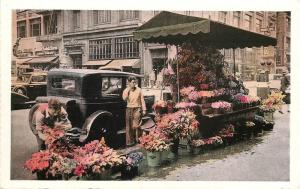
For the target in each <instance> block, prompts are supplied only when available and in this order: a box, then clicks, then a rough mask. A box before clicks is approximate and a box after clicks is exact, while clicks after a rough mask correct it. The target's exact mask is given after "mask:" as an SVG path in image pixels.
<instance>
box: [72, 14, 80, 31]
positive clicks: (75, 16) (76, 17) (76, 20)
mask: <svg viewBox="0 0 300 189" xmlns="http://www.w3.org/2000/svg"><path fill="white" fill-rule="evenodd" d="M73 23H74V28H80V10H74V11H73Z"/></svg>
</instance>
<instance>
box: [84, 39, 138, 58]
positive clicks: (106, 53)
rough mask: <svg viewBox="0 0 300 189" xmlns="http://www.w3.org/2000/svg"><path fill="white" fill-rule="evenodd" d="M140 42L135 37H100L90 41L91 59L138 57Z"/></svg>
mask: <svg viewBox="0 0 300 189" xmlns="http://www.w3.org/2000/svg"><path fill="white" fill-rule="evenodd" d="M138 57H139V43H138V42H137V41H134V40H133V37H120V38H115V39H111V38H108V39H99V40H91V41H90V42H89V59H90V60H99V59H111V58H112V59H113V58H138Z"/></svg>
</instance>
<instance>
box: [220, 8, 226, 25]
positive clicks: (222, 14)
mask: <svg viewBox="0 0 300 189" xmlns="http://www.w3.org/2000/svg"><path fill="white" fill-rule="evenodd" d="M226 16H227V12H225V11H221V12H219V21H220V22H223V23H226Z"/></svg>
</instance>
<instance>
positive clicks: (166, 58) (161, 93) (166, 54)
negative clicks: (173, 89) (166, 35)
mask: <svg viewBox="0 0 300 189" xmlns="http://www.w3.org/2000/svg"><path fill="white" fill-rule="evenodd" d="M167 60H168V45H166V51H165V63H164V68H163V70H162V71H163V72H162V83H161V89H160V100H163V90H164V88H165V86H164V83H165V71H166V66H167Z"/></svg>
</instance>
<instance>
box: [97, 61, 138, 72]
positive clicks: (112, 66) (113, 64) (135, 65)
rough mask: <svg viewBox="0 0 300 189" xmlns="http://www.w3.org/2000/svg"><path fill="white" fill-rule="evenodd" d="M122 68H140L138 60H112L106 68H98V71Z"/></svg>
mask: <svg viewBox="0 0 300 189" xmlns="http://www.w3.org/2000/svg"><path fill="white" fill-rule="evenodd" d="M122 67H132V68H140V67H141V61H140V59H118V60H113V61H111V62H110V63H109V64H107V65H106V66H103V67H100V68H99V69H100V70H122Z"/></svg>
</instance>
